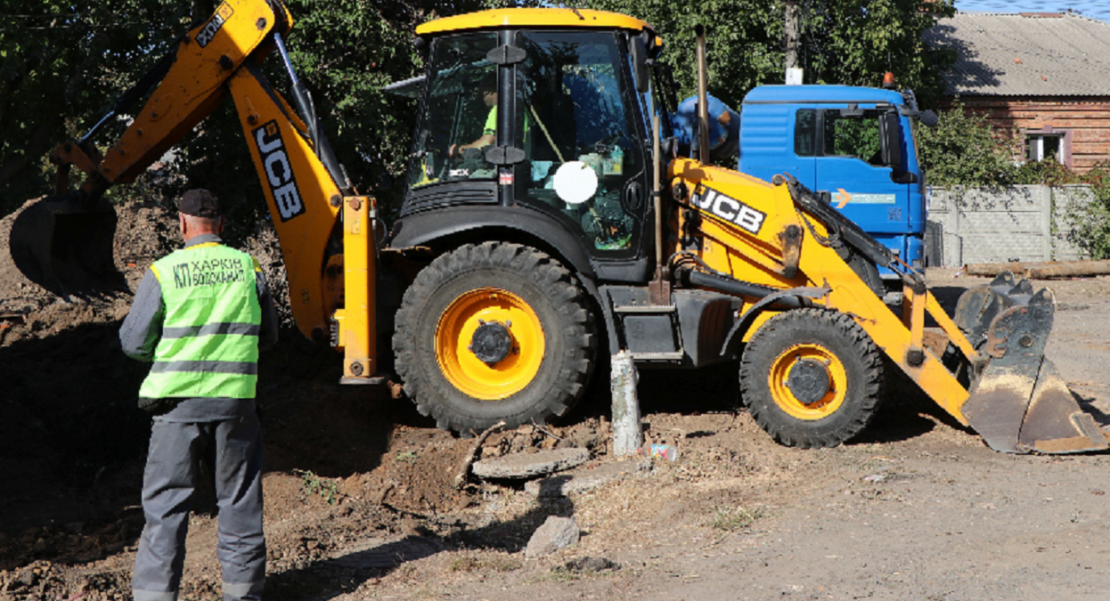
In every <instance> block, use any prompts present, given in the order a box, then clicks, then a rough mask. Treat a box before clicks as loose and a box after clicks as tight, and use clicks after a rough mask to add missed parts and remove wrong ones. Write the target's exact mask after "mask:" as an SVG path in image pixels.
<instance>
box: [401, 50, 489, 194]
mask: <svg viewBox="0 0 1110 601" xmlns="http://www.w3.org/2000/svg"><path fill="white" fill-rule="evenodd" d="M496 45H497V34H496V33H473V34H466V35H459V36H453V37H446V38H438V39H436V40H435V41H434V42H433V43H432V48H431V51H430V52H429V64H428V74H427V76H426V78H427V83H426V85H427V86H428V87H427V90H428V92H427V96H426V97H425V101H424V103H423V104H422V105H421V114H420V116H419V124H420V125H419V126H418V128H417V134H416V141H415V144H414V148H413V150H414V153H413V163H412V165H411V166H410V169H409V185H410V186H412V187H413V188H417V187H420V186H426V185H429V184H433V183H439V182H445V181H457V180H470V179H487V180H488V179H493V177H494V175H495V174H496V170H495V166H494V165H492V164H490V163H489V162H487V161H486V159H485V148H486V147H487V146H490V145H492V144H493V143H494V142H495V141H496V134H497V126H496V123H497V65H494V64H493V63H490V62H489V61H488V60H487V59H486V54H487V53H488V52H489V51H490V50H492V49H493V48H494V47H495V46H496Z"/></svg>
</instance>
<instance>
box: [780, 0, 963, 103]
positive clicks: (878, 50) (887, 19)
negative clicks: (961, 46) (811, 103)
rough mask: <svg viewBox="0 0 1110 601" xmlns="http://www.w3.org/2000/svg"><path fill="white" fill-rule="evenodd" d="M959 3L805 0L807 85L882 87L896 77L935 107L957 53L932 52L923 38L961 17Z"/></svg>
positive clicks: (802, 1)
mask: <svg viewBox="0 0 1110 601" xmlns="http://www.w3.org/2000/svg"><path fill="white" fill-rule="evenodd" d="M953 4H954V1H953V0H938V1H936V2H933V1H930V0H809V1H806V0H799V5H800V6H801V8H802V19H803V27H804V31H803V42H804V46H803V57H802V62H803V65H804V67H805V70H806V83H825V84H846V85H855V86H872V87H875V86H879V85H880V84H881V83H882V76H883V74H884V73H885V72H887V71H890V72H892V73H894V74H895V76H896V80H897V84H898V85H899V86H900V87H908V88H911V89H913V90H914V91H915V92H916V93H917V98H918V100H919V101H920V102H921V104H922V106H923V107H934V106H936V102H937V101H938V100H939V99H940V97H941V95H942V94H943V93H944V81H943V80H942V79H941V74H942V73H943V71H944V70H945V69H947V68H948V67H949V66H951V65H952V64H953V63H954V62H955V58H956V56H955V53H954V51H952V50H945V49H935V50H929V49H927V48H926V47H925V44H924V42H922V39H921V34H922V33H923V32H925V30H927V29H929V28H931V27H932V26H933V24H934V23H935V22H936V20H937V19H939V18H943V17H950V16H952V15H953V14H955V8H954V6H953Z"/></svg>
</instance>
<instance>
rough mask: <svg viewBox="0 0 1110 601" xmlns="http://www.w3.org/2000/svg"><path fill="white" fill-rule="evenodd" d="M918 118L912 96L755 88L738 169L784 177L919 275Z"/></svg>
mask: <svg viewBox="0 0 1110 601" xmlns="http://www.w3.org/2000/svg"><path fill="white" fill-rule="evenodd" d="M917 115H918V110H917V102H916V100H915V99H914V97H913V93H912V92H909V91H905V92H901V93H900V92H896V91H893V90H885V89H877V88H864V87H853V86H832V85H801V86H786V85H770V86H759V87H756V88H754V89H752V91H750V92H749V93H748V94H747V96H745V97H744V102H743V107H742V110H741V123H742V126H741V136H740V158H739V165H738V169H739V170H740V171H741V172H743V173H746V174H749V175H752V176H755V177H758V178H761V179H770V178H771V177H773V176H774V175H775V174H776V173H782V172H783V171H786V172H789V173H790V174H791V175H793V176H795V177H796V178H798V181H799V182H801V183H802V184H804V185H805V186H806V187H808V188H810V189H811V190H814V191H815V192H817V193H818V194H819V196H820V197H821V198H823V199H824V200H825V201H826V202H828V203H830V204H831V205H832V206H834V207H836V208H837V209H838V210H839V211H840V212H841V213H843V214H844V216H845V217H847V218H848V219H850V220H852V221H854V222H855V223H857V224H858V225H859V226H860V227H861V228H863V230H864V231H866V232H867V233H869V234H871V235H872V236H874V237H875V238H876V239H877V240H878V241H880V242H882V243H883V244H885V245H886V246H887V247H888V248H890V249H891V250H893V251H894V253H895V254H896V255H897V256H898V257H899V258H900V259H901V260H903V261H905V262H906V263H909V264H910V265H913V266H914V267H915V268H920V267H923V266H924V264H923V259H924V255H925V253H924V248H923V239H924V233H925V202H924V180H925V178H924V176H923V173H922V170H921V166H920V164H919V163H918V160H917V149H916V145H915V143H914V136H913V129H912V128H913V124H912V123H911V117H914V116H917ZM880 273H881V275H882V276H884V279H886V278H894V277H895V276H894V274H893V273H892V272H890V271H889V270H888V269H885V268H884V269H881V270H880Z"/></svg>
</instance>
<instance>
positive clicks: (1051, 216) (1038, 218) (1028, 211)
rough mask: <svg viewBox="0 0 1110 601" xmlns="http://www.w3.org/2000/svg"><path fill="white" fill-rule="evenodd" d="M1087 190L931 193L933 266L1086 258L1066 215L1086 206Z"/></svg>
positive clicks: (930, 254)
mask: <svg viewBox="0 0 1110 601" xmlns="http://www.w3.org/2000/svg"><path fill="white" fill-rule="evenodd" d="M1091 196H1092V195H1091V191H1090V187H1089V186H1060V187H1049V186H1005V187H997V188H977V187H976V188H963V187H953V188H931V189H930V190H929V194H928V200H927V219H928V224H927V228H926V257H927V262H928V264H929V265H932V266H946V267H958V266H960V265H966V264H968V263H1002V262H1006V261H1052V260H1074V259H1077V258H1082V257H1081V253H1080V252H1079V250H1078V249H1077V248H1076V247H1075V246H1074V245H1073V244H1072V243H1071V242H1070V238H1069V235H1068V234H1069V224H1068V222H1067V219H1066V218H1065V215H1066V213H1067V211H1068V209H1069V207H1070V206H1071V205H1073V204H1074V203H1084V202H1088V201H1089V199H1090V198H1091Z"/></svg>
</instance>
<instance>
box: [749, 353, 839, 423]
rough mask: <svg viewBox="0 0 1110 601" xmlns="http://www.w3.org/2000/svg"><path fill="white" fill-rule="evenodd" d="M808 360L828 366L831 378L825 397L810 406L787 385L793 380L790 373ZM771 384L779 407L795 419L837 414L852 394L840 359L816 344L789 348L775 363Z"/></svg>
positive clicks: (827, 370) (769, 377) (769, 382)
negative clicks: (849, 392) (848, 392)
mask: <svg viewBox="0 0 1110 601" xmlns="http://www.w3.org/2000/svg"><path fill="white" fill-rule="evenodd" d="M807 359H808V360H812V361H815V362H817V363H818V364H820V365H824V366H825V372H826V374H827V375H828V379H829V387H828V390H826V391H825V394H824V396H823V397H821V398H820V399H817V400H816V401H814V402H812V403H808V404H807V403H804V402H802V401H801V400H799V399H798V397H796V396H794V392H793V391H792V390H790V388H789V387H788V386H787V385H786V383H787V382H788V381H789V378H790V371H791V370H792V369H794V367H795V366H796V365H797V364H798V362H799V361H804V360H807ZM768 384H769V385H770V387H771V396H772V398H774V400H775V404H776V405H778V406H779V408H780V409H782V410H783V411H785V412H786V413H787V414H789V415H790V416H791V417H795V418H797V419H804V420H818V419H822V418H825V417H828V416H830V415H832V414H834V413H836V411H837V410H838V409H840V406H841V405H843V404H844V399H845V397H846V396H847V391H848V375H847V373H846V372H845V371H844V364H843V363H841V362H840V359H838V358H837V357H836V355H834V354H833V353H832V352H830V351H829V350H828V349H826V348H825V347H823V346H820V345H816V344H799V345H795V346H792V347H790V348H788V349H786V351H784V352H783V353H782V354H780V355H779V356H778V357H776V358H775V361H774V363H772V364H771V373H770V375H769V376H768Z"/></svg>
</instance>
